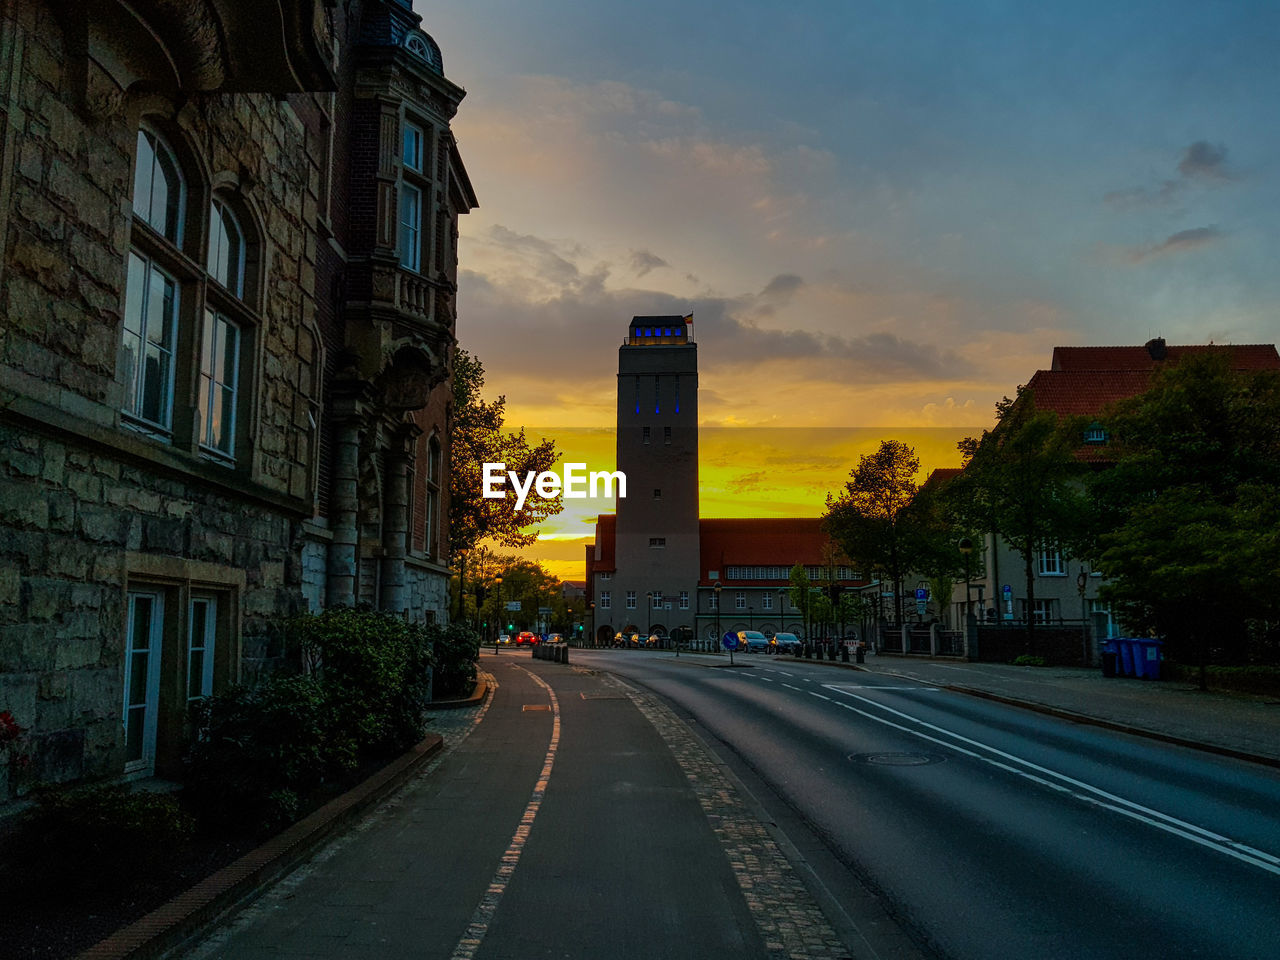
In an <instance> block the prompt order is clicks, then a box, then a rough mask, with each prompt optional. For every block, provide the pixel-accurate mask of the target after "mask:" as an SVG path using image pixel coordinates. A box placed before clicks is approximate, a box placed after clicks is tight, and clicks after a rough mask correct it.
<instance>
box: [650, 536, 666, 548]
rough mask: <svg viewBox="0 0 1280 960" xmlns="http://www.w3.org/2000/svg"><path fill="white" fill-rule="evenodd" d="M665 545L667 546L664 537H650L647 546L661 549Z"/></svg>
mask: <svg viewBox="0 0 1280 960" xmlns="http://www.w3.org/2000/svg"><path fill="white" fill-rule="evenodd" d="M666 545H667V538H666V537H650V538H649V546H651V547H658V548H661V547H665V546H666Z"/></svg>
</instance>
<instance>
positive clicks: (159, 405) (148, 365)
mask: <svg viewBox="0 0 1280 960" xmlns="http://www.w3.org/2000/svg"><path fill="white" fill-rule="evenodd" d="M168 382H169V355H168V354H167V353H165V352H163V351H162V350H161V349H160V348H159V347H157V346H156V345H154V344H147V348H146V358H145V359H144V360H143V369H142V409H141V410H139V411H138V412H139V414H140V415H141V416H142V417H143V418H144V419H147V420H150V421H151V422H152V423H157V424H163V425H166V426H167V425H168V417H167V413H168V410H167V406H168V404H167V402H166V400H167V397H166V396H165V391H166V386H167V384H168Z"/></svg>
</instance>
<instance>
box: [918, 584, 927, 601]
mask: <svg viewBox="0 0 1280 960" xmlns="http://www.w3.org/2000/svg"><path fill="white" fill-rule="evenodd" d="M916 599H917V600H928V599H929V591H928V590H926V589H925V588H924V587H916Z"/></svg>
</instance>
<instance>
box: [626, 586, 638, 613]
mask: <svg viewBox="0 0 1280 960" xmlns="http://www.w3.org/2000/svg"><path fill="white" fill-rule="evenodd" d="M635 608H636V592H635V591H634V590H628V591H627V609H628V610H634V609H635Z"/></svg>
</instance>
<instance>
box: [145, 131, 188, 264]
mask: <svg viewBox="0 0 1280 960" xmlns="http://www.w3.org/2000/svg"><path fill="white" fill-rule="evenodd" d="M181 204H182V178H181V176H180V175H179V174H178V164H177V163H176V161H175V160H174V158H173V154H171V153H169V152H168V151H167V150H165V149H164V147H163V146H162V145H160V146H158V148H157V150H156V177H155V181H154V188H153V190H152V193H151V218H150V223H151V225H152V226H153V227H155V228H156V229H157V230H159V231H160V232H161V233H163V234H164V235H165V237H167V238H168V239H170V240H172V241H173V242H174V243H178V242H179V236H178V229H179V226H180V219H181V216H182V209H181Z"/></svg>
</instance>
